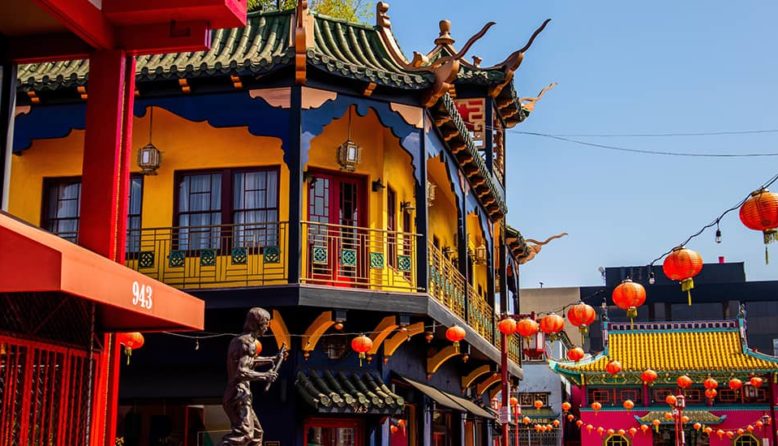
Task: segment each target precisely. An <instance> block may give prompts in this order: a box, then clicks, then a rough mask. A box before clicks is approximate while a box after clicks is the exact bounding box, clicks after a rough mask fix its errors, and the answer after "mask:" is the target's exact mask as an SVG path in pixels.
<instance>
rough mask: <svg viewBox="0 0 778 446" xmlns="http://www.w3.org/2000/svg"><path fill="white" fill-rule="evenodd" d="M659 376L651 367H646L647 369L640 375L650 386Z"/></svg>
mask: <svg viewBox="0 0 778 446" xmlns="http://www.w3.org/2000/svg"><path fill="white" fill-rule="evenodd" d="M658 377H659V375H657V373H656V372H655V371H653V370H651V369H646V371H644V372H643V373H642V374H641V375H640V379H641V380H643V383H644V384H646V385H649V386H650V385H651V384H653V383H654V381H656V379H657V378H658Z"/></svg>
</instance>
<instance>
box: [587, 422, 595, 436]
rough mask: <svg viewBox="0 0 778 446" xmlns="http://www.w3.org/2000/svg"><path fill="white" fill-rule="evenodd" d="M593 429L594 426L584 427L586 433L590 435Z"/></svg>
mask: <svg viewBox="0 0 778 446" xmlns="http://www.w3.org/2000/svg"><path fill="white" fill-rule="evenodd" d="M593 429H594V426H592V425H591V424H587V425H586V432H588V433H590V434H591V433H592V430H593Z"/></svg>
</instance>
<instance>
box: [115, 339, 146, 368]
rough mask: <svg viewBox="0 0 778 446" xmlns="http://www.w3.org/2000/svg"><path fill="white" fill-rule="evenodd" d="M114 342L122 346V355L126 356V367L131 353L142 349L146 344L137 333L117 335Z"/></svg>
mask: <svg viewBox="0 0 778 446" xmlns="http://www.w3.org/2000/svg"><path fill="white" fill-rule="evenodd" d="M116 342H118V343H119V345H123V346H124V354H125V355H127V365H130V357H131V356H132V351H133V350H137V349H139V348H141V347H143V344H144V343H145V342H146V340H145V339H143V335H142V334H141V333H139V332H137V331H134V332H131V333H117V334H116Z"/></svg>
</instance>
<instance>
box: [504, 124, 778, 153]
mask: <svg viewBox="0 0 778 446" xmlns="http://www.w3.org/2000/svg"><path fill="white" fill-rule="evenodd" d="M509 131H510V130H509ZM510 132H511V133H519V134H522V135H529V136H537V137H541V138H549V139H555V140H558V141H565V142H569V143H573V144H579V145H582V146H588V147H596V148H598V149H605V150H615V151H619V152H629V153H641V154H644V155H663V156H681V157H687V158H759V157H774V156H778V153H688V152H670V151H663V150H650V149H635V148H629V147H621V146H613V145H607V144H598V143H594V142H588V141H581V140H578V139H572V138H567V137H563V136H557V135H551V134H547V133H537V132H521V131H510Z"/></svg>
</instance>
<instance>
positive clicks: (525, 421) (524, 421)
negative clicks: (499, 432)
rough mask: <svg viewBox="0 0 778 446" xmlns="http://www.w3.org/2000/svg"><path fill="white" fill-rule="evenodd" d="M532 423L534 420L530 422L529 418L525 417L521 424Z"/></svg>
mask: <svg viewBox="0 0 778 446" xmlns="http://www.w3.org/2000/svg"><path fill="white" fill-rule="evenodd" d="M530 421H532V420H530V419H529V417H524V418H522V419H521V422H522V423H524V424H529V423H530Z"/></svg>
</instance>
